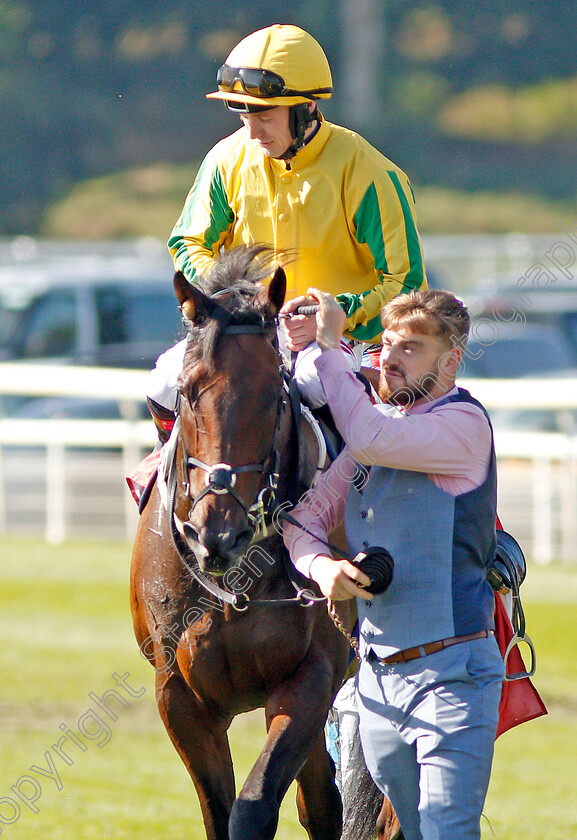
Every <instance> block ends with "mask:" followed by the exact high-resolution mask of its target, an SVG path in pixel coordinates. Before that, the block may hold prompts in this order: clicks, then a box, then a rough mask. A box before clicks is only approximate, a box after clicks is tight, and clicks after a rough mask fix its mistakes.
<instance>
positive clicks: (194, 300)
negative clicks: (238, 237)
mask: <svg viewBox="0 0 577 840" xmlns="http://www.w3.org/2000/svg"><path fill="white" fill-rule="evenodd" d="M270 256H271V254H270V252H269V251H268V249H265V248H264V247H262V246H253V247H252V248H240V249H234V250H233V251H230V252H228V253H227V254H225V255H224V256H223V257H222V258H221V259H220V260H219V261H218V262H217V263H216V264H215V268H214V269H213V271H212V273H211V275H210V276H209V278H208V279H207V281H206V282H205V283H204V284H203V291H201V290H200V289H199V288H197V287H193V286H191V285H190V284H188V282H187V281H186V280H185V278H184V277H183V276H182V275H180V274H177V275H176V277H175V288H176V292H177V297H178V299H179V301H180V303H181V306H182V308H183V312H184V314H185V317H186V318H187V319H188V320H189V321H190V322H191V327H190V331H189V335H188V345H187V351H186V357H185V364H184V369H183V372H182V374H181V378H180V383H179V390H180V409H179V412H178V414H179V417H178V419H177V424H178V426H177V428H176V429H175V433H173V435H172V437H171V441H170V442H169V444H168V445H167V447H165V449H166V450H167V457H166V468H165V473H166V477H165V479H158V480H157V484H156V487H155V488H154V490H153V492H152V495H151V498H150V501H149V502H148V504H147V506H146V508H145V510H144V511H143V513H142V516H141V521H140V525H139V529H138V533H137V537H136V541H135V545H134V551H133V558H132V570H131V606H132V612H133V621H134V628H135V633H136V638H137V640H138V644H139V646H140V648H141V651H142V653H143V655H145V656H146V657H147V658H148V659H149V661H150V662H151V664H152V665H153V666H154V668H155V672H156V698H157V703H158V708H159V712H160V715H161V718H162V720H163V722H164V725H165V727H166V729H167V732H168V734H169V736H170V738H171V740H172V743H173V745H174V747H175V748H176V750H177V752H178V753H179V755H180V757H181V759H182V761H183V762H184V764H185V766H186V768H187V770H188V772H189V773H190V776H191V778H192V781H193V783H194V785H195V788H196V791H197V794H198V796H199V800H200V805H201V809H202V814H203V819H204V824H205V829H206V835H207V838H208V840H229V838H230V840H269V838H273V837H274V835H275V831H276V827H277V823H278V812H279V807H280V803H281V801H282V799H283V796H284V795H285V793H286V791H287V789H288V787H289V785H290V784H291V783H292V781H293V780H294V779H296V781H297V807H298V813H299V819H300V821H301V823H302V825H303V826H304V828H305V829H306V831H307V833H308V836H309V838H310V840H338V838H339V837H340V835H341V801H340V796H339V793H338V790H337V788H336V786H335V783H334V767H333V764H332V761H331V759H330V757H329V756H328V754H327V752H326V749H325V743H324V735H323V727H324V723H325V720H326V716H327V713H328V710H329V708H330V706H331V703H332V700H333V698H334V695H335V693H336V692H337V690H338V689H339V687H340V685H341V682H342V679H343V675H344V673H345V670H346V667H347V661H348V655H349V644H348V641H347V639H346V638H345V636H344V635H343V634H342V633H341V632H339V630H338V629H337V628H336V626H335V624H334V623H333V620H332V619H331V617H330V615H329V612H328V610H327V604H326V602H325V601H324V599H322V598H320V597H319V598H318V599H317V600H315V597H314V595H313V593H312V592H310V588H311V587H313V588H314V585H313V584H311V582H310V581H307V580H306V579H305V578H302V580H301V583H300V586H301V587H302V589H304V590H305V592H304V594H303V593H297V590H296V588H295V586H297V584H298V581H297V582H296V583H293V582H292V581H291V579H290V577H289V574H288V573H287V568H288V567H287V565H286V555H285V549H284V547H283V544H282V538H281V537H280V535H279V534H278V532H277V531H276V530H275V529H274V528H270V522H269V523H268V524H269V528H268V532H267V529H266V528H264V529H263V528H260V532H259V525H261V526H263V525H266V524H267V522H266V520H267V515H266V510H267V508H269V507H270V505H269V502H270V501H271V500H272V502H273V505H274V504H279V503H282V502H283V501H284V500H286V499H287V498H288V497H289V496H290V495H291V494H293V495H294V493H295V491H296V493H297V495H298V494H300V493H301V492H302V491H303V490H304V489H306V487H308V486H310V482H311V480H312V478H313V474H314V470H315V465H316V464H317V458H318V452H317V444H316V439H315V437H314V435H313V434H312V432H311V430H310V428H309V426H308V424H307V423H303V422H302V420H300V421H299V423H298V425H299V426H300V427H301V428H300V429H297V424H296V423H295V418H294V411H293V409H292V408H291V401H290V399H289V398H288V397H287V393H286V389H285V387H284V385H283V377H282V376H281V370H282V366H281V364H280V356H279V353H278V348H277V344H276V316H277V313H278V310H279V309H280V307H281V306H282V303H283V301H284V296H285V287H286V280H285V275H284V271H283V269H282V268H277V270H276V271H275V272H274V276H273V277H272V280H271V281H270V283H269V285H268V286H265V285H264V284H263V283H262V282H261V281H263V280H264V279H268V278H269V277H270V263H269V260H270ZM297 432H300V434H298V438H299V441H300V443H299V447H298V454H297V456H296V459H295V447H294V444H295V437H297ZM171 447H172V450H173V451H172V452H171V453H170V454H168V453H169V450H170V448H171ZM311 464H312V465H313V466H312V467H311ZM296 479H298V481H296ZM295 574H296V573H295V572H292V575H293V577H294V575H295ZM298 577H299V576H298V575H297V578H298ZM307 590H308V591H307ZM319 595H320V593H319V592H318V590H317V591H316V596H319ZM309 596H310V597H309ZM307 604H308V605H307ZM348 610H349V603H348V602H347V603H342V604H340V605H339V611H340V612H339V614H340V618H341V621H342V622H343V623H344V624H347V623H349V624H350V616H349V615H348ZM259 707H264V710H265V720H266V728H267V735H266V740H265V742H264V745H263V749H262V751H261V753H260V755H259V757H258V759H257V761H256V763H255V765H254V767H253V768H252V770H251V772H250V774H249V776H248V778H247V779H246V781H245V782H244V785H243V786H242V789H241V790H240V792H239V793H238V795H236V793H235V780H234V773H233V766H232V759H231V754H230V750H229V744H228V739H227V730H228V728H229V726H230V724H231V721H232V719H233V717H234V716H235V715H237V714H239V713H241V712H246V711H249V710H252V709H255V708H259ZM364 804H365V803H364ZM382 836H385V835H384V834H383V835H382Z"/></svg>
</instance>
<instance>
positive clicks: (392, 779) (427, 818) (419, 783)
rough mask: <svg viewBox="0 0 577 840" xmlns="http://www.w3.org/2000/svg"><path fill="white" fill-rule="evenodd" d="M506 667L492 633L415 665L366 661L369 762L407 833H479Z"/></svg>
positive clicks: (463, 839) (414, 839)
mask: <svg viewBox="0 0 577 840" xmlns="http://www.w3.org/2000/svg"><path fill="white" fill-rule="evenodd" d="M504 673H505V672H504V665H503V659H502V657H501V654H500V652H499V648H498V645H497V642H496V640H495V638H494V637H492V636H491V637H488V638H486V639H480V640H475V641H470V642H463V643H461V644H458V645H454V646H453V647H449V648H445V649H444V650H441V651H438V652H437V653H433V654H431V655H430V656H427V657H423V658H421V659H414V660H412V661H411V662H403V663H400V664H396V665H387V666H383V665H381V664H380V663H379V662H378V661H374V662H369V661H368V660H366V659H364V660H363V662H362V663H361V666H360V669H359V673H358V675H357V700H358V708H359V715H360V734H361V743H362V746H363V752H364V754H365V760H366V762H367V767H368V769H369V772H370V774H371V776H372V777H373V779H374V781H375V783H376V784H377V785H378V786H379V788H380V789H381V790H382V791H383V792H384V793H385V794H386V795H387V796H388V797H389V799H390V800H391V802H392V804H393V806H394V808H395V811H396V812H397V816H398V818H399V821H400V823H401V827H402V829H403V833H404V835H405V838H406V840H478V838H479V837H480V834H481V829H480V822H481V812H482V810H483V805H484V802H485V796H486V794H487V788H488V786H489V778H490V775H491V763H492V760H493V748H494V742H495V732H496V728H497V722H498V711H499V700H500V697H501V688H502V681H503V677H504Z"/></svg>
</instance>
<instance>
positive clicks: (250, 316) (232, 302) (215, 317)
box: [183, 245, 278, 376]
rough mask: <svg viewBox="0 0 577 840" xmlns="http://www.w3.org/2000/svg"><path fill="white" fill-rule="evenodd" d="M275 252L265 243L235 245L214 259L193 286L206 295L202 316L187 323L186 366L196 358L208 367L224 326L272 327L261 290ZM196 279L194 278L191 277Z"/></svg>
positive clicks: (272, 263) (273, 321) (262, 290)
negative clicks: (204, 275)
mask: <svg viewBox="0 0 577 840" xmlns="http://www.w3.org/2000/svg"><path fill="white" fill-rule="evenodd" d="M275 260H277V261H278V255H277V253H276V252H275V251H274V249H273V248H271V247H269V246H268V245H250V246H244V245H241V246H238V247H237V248H233V249H232V250H230V251H225V252H224V253H223V254H222V256H220V257H219V258H218V259H216V260H215V262H214V264H213V267H212V268H211V270H210V272H209V274H207V275H206V277H204V278H200V279H198V281H197V282H196V284H195V285H196V286H197V287H198V288H199V289H200V290H201V291H202V292H203V293H204V294H205V295H206V296H207V297H208V298H209V303H208V306H207V313H206V317H205V318H203V319H202V320H200V321H199V322H197V323H194V324H190V326H189V329H188V344H187V349H186V355H185V359H184V370H183V376H185V375H186V371H187V368H188V367H189V366H190V365H192V364H195V363H196V362H198V361H201V360H202V361H203V362H204V364H205V365H206V366H207V367H208V368H209V370H210V369H212V367H213V365H212V362H213V360H214V355H215V352H216V347H217V344H218V340H219V338H220V336H221V335H222V333H223V332H224V331H225V329H226V328H227V327H228V326H231V325H244V324H256V325H258V326H260V327H262V329H263V331H265V332H266V331H268V330H270V331H271V332H272V331H273V329H274V327H275V313H274V312H273V310H272V308H271V307H270V306H269V305H268V303H267V300H266V296H265V295H264V294H263V292H264V288H265V287H264V286H263V281H264V280H265V279H267V278H269V277H270V275H271V273H272V271H273V268H274V263H275ZM195 279H196V278H195Z"/></svg>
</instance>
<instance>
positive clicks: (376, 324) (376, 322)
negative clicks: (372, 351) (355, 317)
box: [347, 313, 383, 342]
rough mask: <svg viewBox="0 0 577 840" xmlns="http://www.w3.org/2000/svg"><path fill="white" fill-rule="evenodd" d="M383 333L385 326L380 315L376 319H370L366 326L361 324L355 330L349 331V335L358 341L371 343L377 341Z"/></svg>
mask: <svg viewBox="0 0 577 840" xmlns="http://www.w3.org/2000/svg"><path fill="white" fill-rule="evenodd" d="M382 331H383V325H382V324H381V315H380V313H379V314H378V315H376V316H375V317H374V318H370V319H369V320H368V321H367V323H366V324H359V325H358V326H356V327H355V328H354V329H352V330H347V335H350V336H352V338H354V339H356V340H357V341H366V342H371V341H375V340H376V338H377V337H378V336H379V335H380V334H381V333H382Z"/></svg>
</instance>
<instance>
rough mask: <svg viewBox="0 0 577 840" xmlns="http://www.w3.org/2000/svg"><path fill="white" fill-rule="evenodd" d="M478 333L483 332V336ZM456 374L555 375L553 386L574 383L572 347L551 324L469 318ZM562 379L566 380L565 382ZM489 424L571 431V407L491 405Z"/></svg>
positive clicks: (576, 416) (575, 427) (576, 414)
mask: <svg viewBox="0 0 577 840" xmlns="http://www.w3.org/2000/svg"><path fill="white" fill-rule="evenodd" d="M483 333H484V334H483ZM461 376H462V377H464V378H469V379H476V378H477V379H478V378H483V379H532V380H534V379H546V380H550V379H555V380H558V382H559V388H566V387H569V385H568V383H571V384H573V383H574V382H575V381H577V350H576V349H575V348H574V347H573V346H572V344H571V342H570V341H569V340H568V339H567V337H566V336H565V334H564V333H563V332H562V331H561V330H560V329H559V328H558V327H557V326H554V325H552V324H535V323H525V324H518V325H514V326H512V325H511V324H504V323H497V322H494V327H491V326H489V324H487V321H486V320H485V321H484V322H482V321H479V320H478V321H475V320H474V321H473V326H472V330H471V338H470V340H469V342H468V344H467V348H466V351H465V355H464V358H463V368H462V371H461ZM565 383H567V384H565ZM490 414H491V419H492V421H493V425H494V426H495V428H497V429H498V428H507V429H519V430H525V431H544V432H564V433H566V434H575V433H576V432H577V410H572V409H562V410H556V409H550V408H546V407H543V408H542V409H493V410H492V411H491V412H490Z"/></svg>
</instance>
